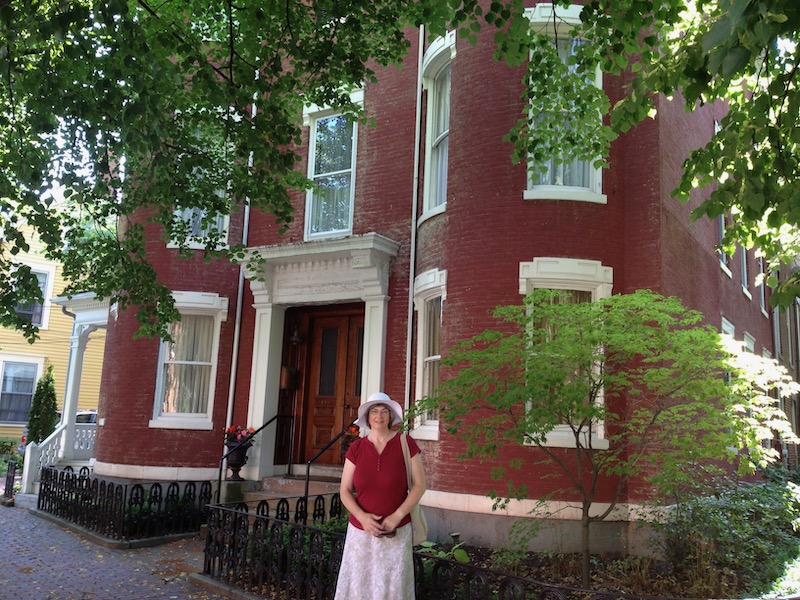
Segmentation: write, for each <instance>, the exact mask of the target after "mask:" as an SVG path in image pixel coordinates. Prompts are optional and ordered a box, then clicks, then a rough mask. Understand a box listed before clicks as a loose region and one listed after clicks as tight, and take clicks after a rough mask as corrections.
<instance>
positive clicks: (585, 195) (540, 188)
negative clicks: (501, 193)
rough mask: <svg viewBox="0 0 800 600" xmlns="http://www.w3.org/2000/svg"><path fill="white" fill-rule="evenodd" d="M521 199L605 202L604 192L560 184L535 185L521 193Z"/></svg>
mask: <svg viewBox="0 0 800 600" xmlns="http://www.w3.org/2000/svg"><path fill="white" fill-rule="evenodd" d="M522 199H523V200H571V201H574V202H590V203H592V204H607V203H608V198H607V197H606V195H605V194H598V193H597V192H592V191H591V190H588V189H586V188H577V187H567V186H560V185H537V186H534V187H532V188H531V189H529V190H525V191H524V192H523V194H522Z"/></svg>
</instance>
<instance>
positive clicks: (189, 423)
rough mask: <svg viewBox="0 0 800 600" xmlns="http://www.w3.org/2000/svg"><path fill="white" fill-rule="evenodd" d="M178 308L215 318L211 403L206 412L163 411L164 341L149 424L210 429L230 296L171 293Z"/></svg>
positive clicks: (176, 427)
mask: <svg viewBox="0 0 800 600" xmlns="http://www.w3.org/2000/svg"><path fill="white" fill-rule="evenodd" d="M172 296H173V298H174V299H175V308H177V309H178V310H179V311H180V313H181V314H182V315H207V316H212V317H214V333H213V337H212V345H211V361H212V364H211V374H210V376H209V389H208V402H207V403H206V412H205V413H197V414H193V413H177V414H162V413H161V405H162V403H163V400H164V369H163V368H162V367H163V363H164V355H165V352H166V350H167V345H168V344H167V343H166V342H165V341H163V340H161V344H160V347H159V350H158V365H157V367H156V368H157V371H156V392H155V398H154V402H153V418H152V419H151V420H150V423H149V426H150V427H151V428H154V429H196V430H204V431H210V430H211V429H213V426H214V425H213V422H212V418H211V417H212V414H213V411H214V392H215V388H216V382H217V366H218V363H219V337H220V330H221V327H222V323H223V321H226V320H227V317H228V299H227V298H225V297H222V296H219V295H218V294H215V293H211V292H172Z"/></svg>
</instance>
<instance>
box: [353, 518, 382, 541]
mask: <svg viewBox="0 0 800 600" xmlns="http://www.w3.org/2000/svg"><path fill="white" fill-rule="evenodd" d="M382 519H383V517H382V516H381V515H373V514H372V513H364V518H363V519H361V518H358V522H359V523H361V526H362V527H363V528H364V531H366V532H367V533H368V534H370V535H373V536H375V537H379V536H381V535H384V534H385V533H386V531H385V529H384V525H383V523H382Z"/></svg>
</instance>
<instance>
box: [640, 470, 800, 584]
mask: <svg viewBox="0 0 800 600" xmlns="http://www.w3.org/2000/svg"><path fill="white" fill-rule="evenodd" d="M798 523H800V487H798V486H797V485H796V484H794V483H792V482H786V483H777V482H768V483H759V484H744V485H742V484H739V485H735V484H732V485H729V486H728V487H727V488H726V489H723V490H721V491H719V492H718V493H717V494H715V495H713V496H702V497H693V498H691V499H689V500H687V501H685V502H681V503H679V504H677V505H676V506H675V507H674V510H672V511H670V512H669V514H668V517H667V518H665V519H663V520H661V521H660V522H658V523H656V524H655V526H656V528H657V530H658V531H659V532H660V533H661V540H662V548H661V550H662V551H663V553H664V556H665V557H666V558H667V560H668V561H669V562H670V564H671V565H672V567H673V569H675V570H676V571H678V572H681V573H687V574H690V575H691V574H694V577H691V578H690V579H691V580H693V581H695V588H694V589H693V590H687V591H690V592H691V594H692V595H693V596H694V597H712V595H713V594H717V595H715V596H713V597H723V596H720V595H719V592H720V591H723V590H720V589H719V585H717V586H716V588H717V589H709V587H708V586H709V585H712V583H715V582H716V583H717V584H718V583H720V582H724V581H726V580H728V581H730V580H731V579H733V580H734V581H740V582H741V587H742V588H743V589H747V590H748V593H750V594H753V595H758V594H761V593H763V592H764V591H765V590H767V589H768V588H769V586H770V585H771V584H772V582H774V581H775V580H776V579H778V578H779V577H780V575H781V573H782V572H783V570H784V567H785V564H786V562H788V561H789V560H791V559H792V558H796V556H797V550H798V544H799V543H800V538H798V535H797V526H798ZM723 593H724V591H723ZM709 594H712V595H709Z"/></svg>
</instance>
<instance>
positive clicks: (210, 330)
mask: <svg viewBox="0 0 800 600" xmlns="http://www.w3.org/2000/svg"><path fill="white" fill-rule="evenodd" d="M214 330H215V319H214V317H213V316H210V315H182V316H181V320H180V321H178V322H176V323H173V324H171V325H170V328H169V333H170V336H172V341H170V342H166V343H165V353H164V359H163V364H162V369H163V381H164V391H163V398H162V401H161V414H205V413H206V412H207V411H208V403H209V400H210V398H209V393H210V389H211V374H212V372H213V366H214V365H213V360H212V352H213V348H214Z"/></svg>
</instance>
